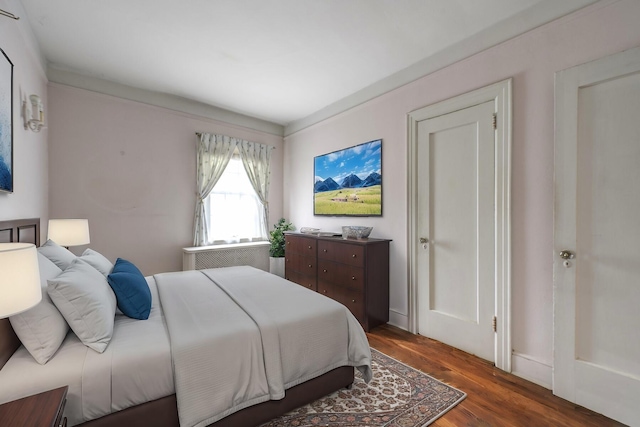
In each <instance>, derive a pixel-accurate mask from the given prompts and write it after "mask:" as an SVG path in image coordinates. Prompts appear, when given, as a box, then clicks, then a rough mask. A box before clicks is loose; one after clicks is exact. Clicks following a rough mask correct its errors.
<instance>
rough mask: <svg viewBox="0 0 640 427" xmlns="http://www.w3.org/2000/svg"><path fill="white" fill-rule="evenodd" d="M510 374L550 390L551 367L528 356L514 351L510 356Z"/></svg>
mask: <svg viewBox="0 0 640 427" xmlns="http://www.w3.org/2000/svg"><path fill="white" fill-rule="evenodd" d="M511 373H512V374H513V375H516V376H518V377H520V378H524V379H525V380H527V381H531V382H532V383H534V384H538V385H540V386H542V387H544V388H548V389H549V390H551V388H552V384H553V383H552V375H553V372H552V367H551V365H548V364H547V363H545V362H542V361H541V360H539V359H537V358H535V357H533V356H529V355H528V354H521V353H516V352H515V351H514V352H513V353H512V354H511Z"/></svg>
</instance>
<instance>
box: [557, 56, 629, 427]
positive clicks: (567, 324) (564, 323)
mask: <svg viewBox="0 0 640 427" xmlns="http://www.w3.org/2000/svg"><path fill="white" fill-rule="evenodd" d="M639 71H640V48H632V49H629V50H625V51H622V52H618V53H614V54H612V55H608V56H605V57H602V58H600V59H596V60H594V61H591V62H587V63H585V64H580V65H576V66H574V67H571V68H568V69H566V70H562V71H558V72H557V73H556V74H555V141H554V195H553V199H554V206H553V244H554V247H553V251H554V254H553V306H554V308H553V316H554V322H553V377H552V384H553V386H552V390H553V394H555V395H557V396H560V397H562V398H564V399H566V400H568V401H570V402H574V403H575V402H576V388H575V382H576V380H575V378H576V374H575V370H574V367H573V362H574V360H576V357H575V338H576V337H575V330H576V320H575V308H576V307H575V300H574V303H573V304H569V305H564V306H562V307H560V306H559V305H558V303H557V300H558V299H559V298H560V294H559V293H571V295H573V296H574V297H575V292H576V282H575V274H573V275H570V276H569V277H565V276H566V274H565V270H566V268H565V267H564V266H563V265H562V261H561V260H560V258H559V257H558V254H559V253H560V251H561V250H565V249H567V248H570V249H572V250H575V247H576V238H577V235H576V234H577V230H576V227H575V218H576V212H577V196H576V193H575V189H576V188H577V173H578V161H577V155H576V154H575V153H577V150H578V93H579V90H580V88H583V87H586V86H592V85H596V84H598V83H603V82H606V81H608V80H612V79H615V78H618V77H623V76H626V75H629V74H633V73H638V72H639ZM572 153H573V154H572ZM560 200H563V201H564V203H563V204H564V207H563V206H561V205H560V204H559V201H560ZM566 224H574V226H573V227H567V226H566ZM577 262H579V261H576V260H574V261H573V263H574V266H573V267H572V268H573V269H574V271H575V268H576V266H575V264H576V263H577ZM561 281H562V284H561V285H560V282H561ZM562 340H567V341H569V342H572V343H574V344H573V345H571V346H569V347H562V346H560V345H559V343H560V342H561V341H562ZM558 373H561V375H560V376H559V375H558ZM592 402H596V400H592ZM579 404H584V403H579ZM584 406H587V407H590V409H594V410H596V411H597V412H601V413H603V414H605V415H607V416H609V417H616V418H620V416H619V415H616V414H615V413H613V412H611V411H609V410H607V408H606V407H603V408H598V407H596V405H595V404H593V403H592V404H591V405H586V404H585V405H584ZM623 422H625V421H624V420H623ZM626 422H628V421H626Z"/></svg>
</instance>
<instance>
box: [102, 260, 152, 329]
mask: <svg viewBox="0 0 640 427" xmlns="http://www.w3.org/2000/svg"><path fill="white" fill-rule="evenodd" d="M107 280H108V281H109V285H110V286H111V289H113V292H114V293H115V294H116V299H117V301H118V308H119V309H120V311H122V312H123V313H124V314H125V315H126V316H129V317H131V318H132V319H139V320H145V319H148V318H149V312H150V311H151V291H150V290H149V285H148V284H147V280H146V279H145V278H144V276H143V275H142V273H141V272H140V270H138V267H136V266H135V265H133V264H132V263H131V262H129V261H127V260H125V259H122V258H118V260H117V261H116V264H115V265H114V267H113V270H112V271H111V274H109V275H108V276H107Z"/></svg>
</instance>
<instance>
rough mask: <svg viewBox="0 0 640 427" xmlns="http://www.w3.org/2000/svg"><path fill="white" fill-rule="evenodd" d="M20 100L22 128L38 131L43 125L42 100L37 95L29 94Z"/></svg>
mask: <svg viewBox="0 0 640 427" xmlns="http://www.w3.org/2000/svg"><path fill="white" fill-rule="evenodd" d="M29 101H30V102H28V101H27V100H26V99H25V100H24V101H22V116H23V117H24V128H25V129H31V130H32V131H34V132H40V129H42V127H43V126H44V107H43V105H42V100H41V99H40V97H39V96H38V95H31V96H29Z"/></svg>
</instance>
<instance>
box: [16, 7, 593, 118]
mask: <svg viewBox="0 0 640 427" xmlns="http://www.w3.org/2000/svg"><path fill="white" fill-rule="evenodd" d="M593 1H594V0H562V1H558V0H182V1H177V0H173V1H172V0H133V1H132V0H109V1H104V0H56V1H51V0H21V2H22V4H23V6H24V9H25V11H26V13H27V15H28V19H29V22H30V24H31V27H32V29H33V32H34V33H35V36H36V38H37V40H38V44H39V45H40V49H41V51H42V53H43V55H44V57H45V58H46V60H47V62H48V63H49V67H50V68H53V69H57V70H66V71H71V72H74V73H78V74H81V75H85V76H90V77H94V78H98V79H102V80H107V81H110V82H115V83H120V84H124V85H128V86H133V87H136V88H141V89H145V90H150V91H154V92H161V93H166V94H170V95H177V96H180V97H183V98H187V99H191V100H195V101H198V102H201V103H205V104H208V105H213V106H216V107H221V108H224V109H227V110H231V111H234V112H238V113H242V114H245V115H249V116H252V117H256V118H260V119H263V120H267V121H270V122H274V123H278V124H281V125H286V124H288V123H291V122H295V121H296V120H301V119H303V118H305V117H307V116H309V115H311V114H313V113H315V112H317V111H319V110H322V109H323V108H326V107H327V106H330V105H332V104H334V103H336V102H337V101H339V100H341V99H344V98H345V97H348V96H350V95H352V94H354V93H356V92H359V91H362V90H363V89H365V88H367V87H369V86H371V85H372V84H374V83H376V82H378V81H380V80H383V79H385V78H389V76H392V75H396V74H397V73H398V72H399V71H401V70H404V69H406V68H407V67H410V66H412V65H414V64H416V63H420V62H421V63H423V64H424V62H425V61H428V59H429V58H431V57H435V56H437V55H439V54H440V55H442V53H443V52H447V50H452V49H454V48H458V49H460V47H461V46H464V45H465V43H466V44H468V45H469V46H473V49H474V50H475V51H477V50H481V49H482V48H486V47H489V46H484V45H483V44H482V43H479V40H478V38H486V40H487V43H490V44H495V43H496V42H497V41H502V40H503V39H506V38H508V37H512V36H513V35H515V34H514V32H515V33H519V32H524V31H526V30H528V29H530V28H532V27H535V26H537V25H540V24H542V23H544V22H547V21H549V20H550V19H554V18H556V17H559V16H562V15H564V14H566V13H568V12H570V11H572V10H575V9H577V8H579V7H582V6H584V5H586V4H588V3H591V2H593ZM509 29H510V30H509ZM500 32H502V34H500ZM468 53H469V52H467V54H468ZM404 83H406V82H404ZM399 84H402V82H399Z"/></svg>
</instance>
